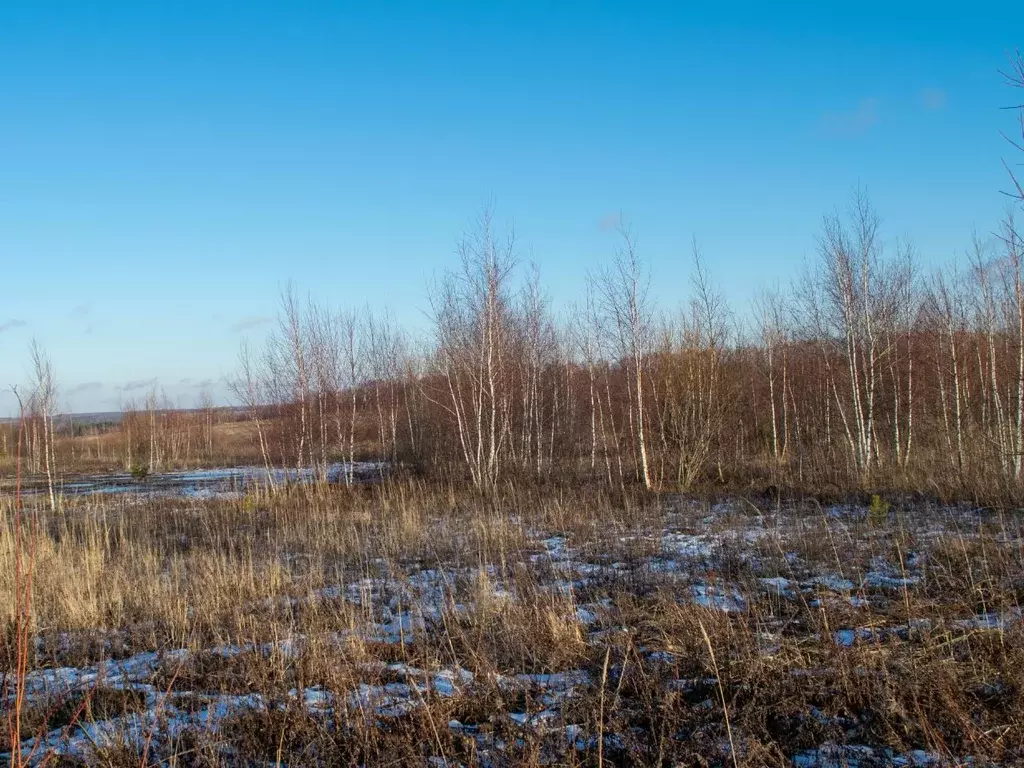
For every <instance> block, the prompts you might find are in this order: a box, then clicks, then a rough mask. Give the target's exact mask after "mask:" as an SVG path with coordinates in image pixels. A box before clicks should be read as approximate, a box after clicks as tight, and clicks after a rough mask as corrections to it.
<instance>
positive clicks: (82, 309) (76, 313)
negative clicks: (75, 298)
mask: <svg viewBox="0 0 1024 768" xmlns="http://www.w3.org/2000/svg"><path fill="white" fill-rule="evenodd" d="M89 312H90V308H89V305H88V304H79V305H78V306H77V307H74V308H72V310H71V312H70V314H71V317H85V316H86V315H88V314H89Z"/></svg>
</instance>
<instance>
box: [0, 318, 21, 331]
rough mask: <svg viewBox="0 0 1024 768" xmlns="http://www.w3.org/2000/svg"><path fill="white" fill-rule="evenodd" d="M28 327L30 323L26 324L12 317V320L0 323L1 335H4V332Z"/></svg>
mask: <svg viewBox="0 0 1024 768" xmlns="http://www.w3.org/2000/svg"><path fill="white" fill-rule="evenodd" d="M26 325H28V323H26V322H25V321H24V320H16V319H14V318H13V317H12V318H11V319H10V320H5V321H4V322H2V323H0V333H3V332H4V331H9V330H11V329H13V328H23V327H24V326H26Z"/></svg>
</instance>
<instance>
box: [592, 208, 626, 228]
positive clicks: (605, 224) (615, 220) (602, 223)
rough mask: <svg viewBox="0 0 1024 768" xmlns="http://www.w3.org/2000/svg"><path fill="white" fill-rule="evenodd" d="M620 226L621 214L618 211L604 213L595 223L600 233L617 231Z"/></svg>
mask: <svg viewBox="0 0 1024 768" xmlns="http://www.w3.org/2000/svg"><path fill="white" fill-rule="evenodd" d="M621 226H622V214H621V213H620V212H618V211H616V212H615V213H606V214H605V215H604V216H602V217H601V218H600V219H599V220H598V222H597V228H598V229H599V230H601V231H602V232H607V231H609V230H611V229H618V228H619V227H621Z"/></svg>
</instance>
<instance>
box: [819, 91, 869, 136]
mask: <svg viewBox="0 0 1024 768" xmlns="http://www.w3.org/2000/svg"><path fill="white" fill-rule="evenodd" d="M878 106H879V102H878V99H875V98H870V99H861V100H860V101H859V102H858V103H857V106H856V107H854V108H853V109H850V110H846V111H841V112H826V113H825V114H824V115H822V117H821V124H822V126H823V127H824V128H825V130H826V131H828V132H829V133H831V134H833V135H836V136H859V135H861V134H864V133H867V132H868V131H870V130H871V129H872V128H873V127H874V126H875V125H876V124H877V123H878Z"/></svg>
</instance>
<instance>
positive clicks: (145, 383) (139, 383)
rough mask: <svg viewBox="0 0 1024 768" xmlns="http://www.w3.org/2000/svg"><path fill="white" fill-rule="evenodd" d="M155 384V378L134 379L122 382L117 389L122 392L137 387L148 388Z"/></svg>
mask: <svg viewBox="0 0 1024 768" xmlns="http://www.w3.org/2000/svg"><path fill="white" fill-rule="evenodd" d="M155 386H156V378H155V377H154V378H152V379H135V380H134V381H129V382H126V383H125V384H122V385H121V386H120V387H118V389H120V390H121V391H122V392H131V391H132V390H137V389H149V388H150V387H155Z"/></svg>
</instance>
